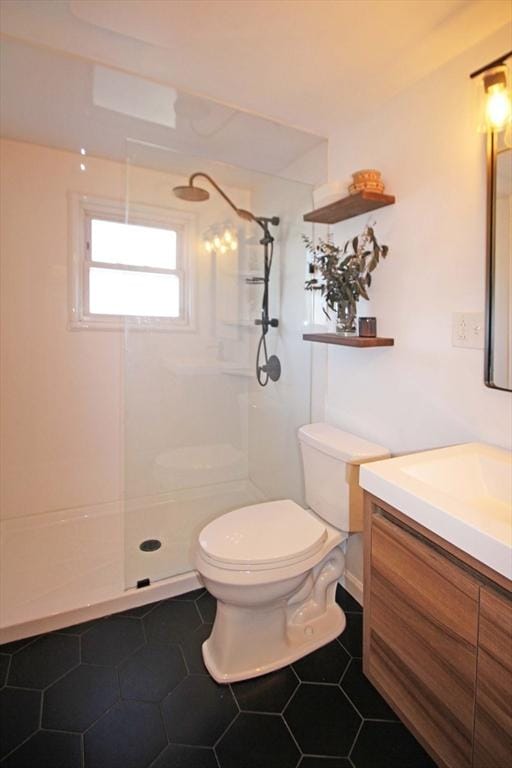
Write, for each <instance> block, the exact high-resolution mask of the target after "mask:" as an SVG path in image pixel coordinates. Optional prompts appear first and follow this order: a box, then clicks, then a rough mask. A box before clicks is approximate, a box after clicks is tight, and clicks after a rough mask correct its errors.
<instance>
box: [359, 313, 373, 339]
mask: <svg viewBox="0 0 512 768" xmlns="http://www.w3.org/2000/svg"><path fill="white" fill-rule="evenodd" d="M359 335H360V336H364V337H365V338H371V339H373V338H375V336H377V318H376V317H360V318H359Z"/></svg>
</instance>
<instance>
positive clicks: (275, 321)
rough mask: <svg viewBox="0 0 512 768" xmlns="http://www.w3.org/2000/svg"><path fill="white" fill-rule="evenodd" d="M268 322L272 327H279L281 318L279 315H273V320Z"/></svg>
mask: <svg viewBox="0 0 512 768" xmlns="http://www.w3.org/2000/svg"><path fill="white" fill-rule="evenodd" d="M268 324H269V325H270V327H271V328H277V326H278V325H279V320H278V319H277V317H273V318H272V320H269V321H268Z"/></svg>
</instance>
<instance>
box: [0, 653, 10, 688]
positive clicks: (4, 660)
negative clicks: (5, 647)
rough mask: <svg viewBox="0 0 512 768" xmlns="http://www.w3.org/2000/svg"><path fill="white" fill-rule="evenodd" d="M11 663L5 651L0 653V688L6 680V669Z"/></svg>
mask: <svg viewBox="0 0 512 768" xmlns="http://www.w3.org/2000/svg"><path fill="white" fill-rule="evenodd" d="M10 663H11V657H10V656H9V655H8V654H7V653H0V688H1V687H2V686H3V685H4V683H5V681H6V680H7V670H8V669H9V664H10Z"/></svg>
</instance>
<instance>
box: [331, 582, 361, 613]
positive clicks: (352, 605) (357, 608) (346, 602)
mask: <svg viewBox="0 0 512 768" xmlns="http://www.w3.org/2000/svg"><path fill="white" fill-rule="evenodd" d="M336 602H337V603H338V605H339V606H340V608H341V609H342V610H343V611H345V613H362V612H363V606H362V605H359V603H358V602H357V600H355V599H354V598H353V597H352V595H350V594H349V593H348V592H347V590H346V589H343V587H342V586H341V584H338V586H337V587H336Z"/></svg>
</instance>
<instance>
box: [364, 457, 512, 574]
mask: <svg viewBox="0 0 512 768" xmlns="http://www.w3.org/2000/svg"><path fill="white" fill-rule="evenodd" d="M359 482H360V485H361V486H362V487H363V488H364V489H365V490H367V491H369V492H370V493H372V494H373V495H374V496H377V497H378V498H380V499H382V500H383V501H386V502H387V503H388V504H390V505H391V506H393V507H395V509H398V510H399V511H400V512H403V513H404V514H405V515H408V516H409V517H410V518H412V519H413V520H416V522H418V523H420V524H421V525H423V526H425V528H428V529H429V530H431V531H433V532H434V533H437V534H438V535H439V536H441V537H442V538H443V539H445V540H446V541H449V542H450V543H452V544H454V545H455V546H456V547H459V549H461V550H463V551H464V552H467V553H468V554H469V555H471V556H472V557H474V558H475V559H477V560H479V561H480V562H482V563H484V564H485V565H488V566H489V567H490V568H492V569H493V570H495V571H498V573H501V574H503V575H504V576H506V577H507V578H509V579H512V453H510V452H509V451H505V450H502V449H500V448H495V447H493V446H491V445H485V444H484V443H468V444H465V445H455V446H451V447H450V448H440V449H437V450H433V451H424V452H423V453H412V454H409V455H408V456H399V457H397V458H395V459H387V460H385V461H376V462H373V463H371V464H363V465H362V466H361V469H360V475H359Z"/></svg>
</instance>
